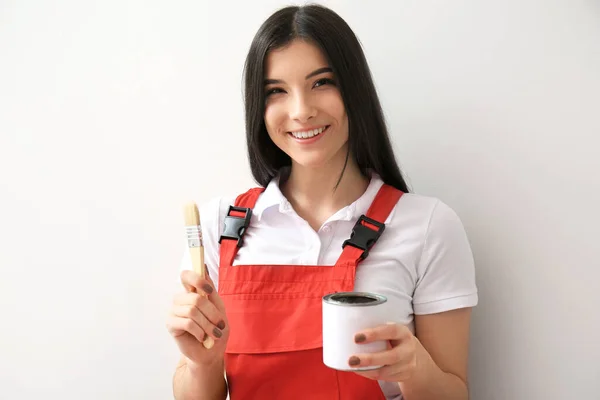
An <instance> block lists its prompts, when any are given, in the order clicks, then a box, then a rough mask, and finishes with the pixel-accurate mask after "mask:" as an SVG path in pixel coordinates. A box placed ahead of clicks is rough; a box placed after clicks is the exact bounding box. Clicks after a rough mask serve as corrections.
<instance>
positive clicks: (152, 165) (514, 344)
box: [0, 0, 600, 400]
mask: <svg viewBox="0 0 600 400" xmlns="http://www.w3.org/2000/svg"><path fill="white" fill-rule="evenodd" d="M284 4H287V3H284V2H281V1H265V0H262V1H251V2H250V1H237V2H232V1H229V2H217V1H166V0H154V1H148V0H143V1H142V0H118V1H117V0H105V1H77V0H71V1H68V0H59V1H52V2H50V1H25V0H19V1H17V0H2V1H0V202H1V207H0V269H1V276H0V318H1V319H0V321H1V322H0V323H1V329H0V399H7V400H8V399H11V400H16V399H20V400H33V399H39V398H48V399H63V400H81V399H87V400H100V399H102V400H108V399H110V400H113V399H119V400H121V399H122V400H129V399H145V400H151V399H152V400H154V399H156V400H158V399H168V398H171V386H170V385H171V375H172V372H173V368H174V365H175V362H176V360H177V352H176V348H175V346H174V344H173V342H172V341H171V339H170V337H169V336H168V334H167V331H166V329H165V326H164V324H165V318H166V314H167V312H168V309H169V306H170V303H171V299H172V295H173V294H174V293H175V291H176V290H178V285H177V280H178V264H179V261H180V258H181V255H182V254H183V253H182V251H183V247H182V245H183V228H182V226H183V216H182V205H183V203H184V202H186V201H187V200H189V199H194V200H196V201H198V202H199V203H202V202H204V201H206V200H208V199H209V198H211V197H214V196H217V195H225V194H236V193H238V192H239V191H242V190H244V189H246V188H247V187H249V186H250V185H253V182H252V180H251V177H250V173H249V169H248V167H247V163H246V154H245V138H244V131H243V127H244V124H243V113H242V102H241V70H242V64H243V61H244V57H245V54H246V51H247V48H248V45H249V43H250V41H251V39H252V36H253V34H254V32H255V31H256V29H257V28H258V26H259V25H260V23H261V22H262V20H263V19H264V18H266V17H267V16H268V15H269V14H270V13H271V12H272V11H274V10H275V9H276V8H277V7H279V6H282V5H284ZM326 4H328V5H330V6H332V7H333V8H334V9H335V10H337V11H338V12H339V13H340V14H341V15H342V16H343V17H344V18H345V19H346V20H347V21H348V23H349V24H350V25H351V26H352V28H353V29H354V30H355V31H356V33H357V35H358V36H359V37H360V39H361V41H362V42H363V44H364V46H365V49H366V54H367V56H368V59H369V62H370V63H371V66H372V70H373V74H374V77H375V81H376V84H377V88H378V90H379V92H380V94H381V98H382V101H383V105H384V107H385V112H386V116H387V119H388V122H389V125H390V128H391V131H392V133H393V140H394V145H395V148H396V149H397V151H398V153H397V154H398V157H399V159H400V161H401V163H402V167H403V168H404V171H405V172H406V173H407V175H408V177H409V181H410V183H411V185H412V187H413V188H414V190H416V191H417V192H420V193H423V194H428V195H433V196H437V197H439V198H441V199H442V200H443V201H445V202H447V203H448V204H450V205H451V206H452V207H453V208H454V209H455V210H456V211H457V212H458V213H459V215H460V216H461V218H462V220H463V222H464V224H465V226H466V228H467V230H468V234H469V237H470V240H471V242H472V246H473V250H474V254H475V257H476V261H477V280H478V284H479V288H480V296H481V300H480V306H479V307H478V308H477V309H476V311H475V313H474V320H473V330H472V354H471V364H470V376H471V386H472V399H474V400H506V399H511V400H538V399H540V400H541V399H544V400H551V399H552V400H554V399H556V400H558V399H578V400H579V399H581V400H588V399H598V398H600V394H599V388H600V366H599V365H600V345H599V340H600V335H599V334H598V329H599V328H600V316H599V315H600V313H599V312H598V305H600V284H599V283H598V282H599V280H600V272H599V271H600V262H599V250H598V248H599V247H600V244H599V241H600V211H598V205H599V204H600V184H599V178H598V174H599V172H600V161H598V156H597V153H598V150H599V148H600V139H599V136H600V119H599V113H600V95H599V93H600V3H599V2H598V1H593V0H587V1H583V0H562V1H561V0H538V1H536V0H505V1H482V0H472V1H467V0H463V1H461V0H458V1H433V0H413V1H389V2H384V1H370V2H368V3H367V2H366V1H364V2H363V1H360V2H359V1H328V2H326Z"/></svg>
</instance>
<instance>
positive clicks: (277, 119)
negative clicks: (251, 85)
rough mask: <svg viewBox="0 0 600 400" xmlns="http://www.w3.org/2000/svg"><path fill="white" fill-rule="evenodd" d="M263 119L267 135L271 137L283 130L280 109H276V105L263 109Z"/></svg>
mask: <svg viewBox="0 0 600 400" xmlns="http://www.w3.org/2000/svg"><path fill="white" fill-rule="evenodd" d="M264 118H265V125H266V127H267V131H268V132H269V135H272V134H274V133H276V132H278V131H279V130H281V129H283V127H282V122H283V118H282V112H281V107H277V105H276V104H269V105H267V107H266V108H265V116H264Z"/></svg>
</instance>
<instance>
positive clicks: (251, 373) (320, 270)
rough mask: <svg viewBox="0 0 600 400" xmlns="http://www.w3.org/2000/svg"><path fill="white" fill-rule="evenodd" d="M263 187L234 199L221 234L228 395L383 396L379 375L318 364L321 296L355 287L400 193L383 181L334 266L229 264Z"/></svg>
mask: <svg viewBox="0 0 600 400" xmlns="http://www.w3.org/2000/svg"><path fill="white" fill-rule="evenodd" d="M263 190H264V189H263V188H254V189H250V190H249V191H248V192H246V193H244V194H242V195H240V196H238V197H237V199H236V202H235V206H231V207H230V208H229V211H228V213H227V216H226V219H225V229H224V231H223V234H222V235H221V238H220V240H219V242H220V243H221V247H220V265H219V295H220V296H221V297H222V299H223V301H224V303H225V310H226V312H227V318H228V320H229V327H230V336H229V341H228V343H227V349H226V352H225V369H226V374H227V381H228V384H229V396H230V399H231V400H252V399H258V400H271V399H273V400H296V399H297V400H363V399H364V400H385V396H384V395H383V392H382V391H381V388H380V387H379V384H378V382H377V381H376V380H372V379H367V378H363V377H361V376H359V375H357V374H355V373H354V372H345V371H337V370H334V369H331V368H329V367H327V366H325V364H323V351H322V334H321V326H322V313H321V307H322V305H321V304H322V303H321V301H322V297H323V296H324V295H326V294H328V293H332V292H346V291H352V290H353V289H354V277H355V271H356V267H357V265H358V263H359V262H360V261H362V259H364V257H366V256H367V255H368V249H369V248H370V247H371V246H372V245H373V244H374V242H375V241H376V240H377V238H378V237H379V235H380V234H381V233H382V231H383V229H384V225H383V222H384V221H385V220H386V218H387V216H388V215H389V213H390V212H391V210H392V209H393V208H394V206H395V205H396V203H397V201H398V200H399V199H400V197H401V196H402V194H403V193H402V192H401V191H399V190H397V189H395V188H393V187H391V186H388V185H383V186H382V187H381V189H380V190H379V192H378V194H377V196H376V197H375V200H374V201H373V203H372V204H371V206H370V208H369V210H368V211H367V213H366V218H365V216H364V215H363V216H362V217H361V218H360V219H359V221H358V222H357V224H356V225H355V226H354V229H353V231H352V237H351V239H349V240H347V241H346V242H344V246H343V250H342V254H341V256H340V258H339V259H338V261H337V262H336V264H335V265H334V266H330V265H328V266H299V265H236V266H232V264H233V260H234V258H235V255H236V253H237V250H238V247H240V246H241V245H242V238H243V234H244V232H245V230H246V228H247V227H248V224H249V222H250V216H251V213H252V208H253V207H254V205H255V203H256V200H257V199H258V197H259V196H260V194H261V193H262V192H263ZM346 244H348V245H346ZM349 334H352V335H353V334H354V332H350V333H349Z"/></svg>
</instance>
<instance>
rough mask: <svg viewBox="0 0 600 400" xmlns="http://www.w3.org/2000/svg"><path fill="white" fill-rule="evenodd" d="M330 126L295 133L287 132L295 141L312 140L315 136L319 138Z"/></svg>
mask: <svg viewBox="0 0 600 400" xmlns="http://www.w3.org/2000/svg"><path fill="white" fill-rule="evenodd" d="M329 126H330V125H325V126H322V127H321V128H317V129H312V130H310V131H297V132H288V135H290V136H292V137H294V138H295V139H312V138H314V137H315V136H319V135H320V134H322V133H323V132H325V131H326V130H327V129H329Z"/></svg>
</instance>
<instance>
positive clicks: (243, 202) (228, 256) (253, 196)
mask: <svg viewBox="0 0 600 400" xmlns="http://www.w3.org/2000/svg"><path fill="white" fill-rule="evenodd" d="M264 190H265V188H263V187H256V188H252V189H250V190H248V191H247V192H245V193H242V194H240V195H239V196H238V197H237V198H236V199H235V203H234V205H232V206H229V209H228V210H227V214H226V215H225V219H224V221H223V233H222V234H221V237H220V238H219V244H220V245H221V246H220V249H219V252H220V260H219V266H231V265H232V264H233V259H234V258H235V255H236V254H237V252H238V249H239V248H240V247H242V244H243V242H244V239H243V238H244V234H245V233H246V229H248V226H249V225H250V219H251V217H252V209H253V208H254V206H255V205H256V201H257V200H258V198H259V197H260V195H261V193H262V192H264Z"/></svg>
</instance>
